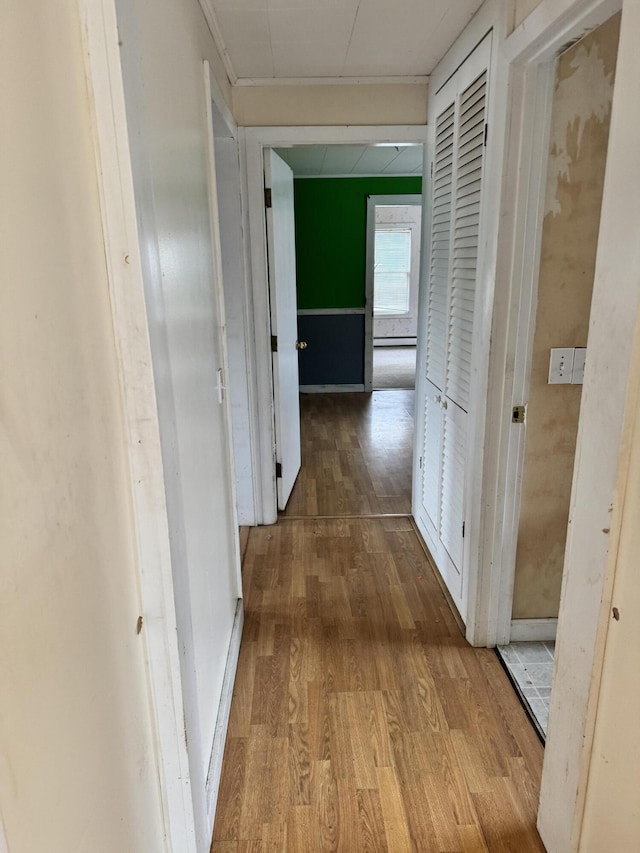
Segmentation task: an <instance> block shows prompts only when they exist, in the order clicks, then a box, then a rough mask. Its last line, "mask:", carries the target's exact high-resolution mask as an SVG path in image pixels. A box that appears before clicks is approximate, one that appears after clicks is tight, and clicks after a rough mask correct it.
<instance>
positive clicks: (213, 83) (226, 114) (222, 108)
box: [204, 59, 238, 140]
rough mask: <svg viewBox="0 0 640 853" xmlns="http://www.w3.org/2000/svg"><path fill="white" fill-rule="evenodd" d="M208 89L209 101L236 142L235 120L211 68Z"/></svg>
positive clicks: (236, 127)
mask: <svg viewBox="0 0 640 853" xmlns="http://www.w3.org/2000/svg"><path fill="white" fill-rule="evenodd" d="M204 61H205V62H206V63H207V66H209V62H208V61H207V60H206V59H205V60H204ZM209 88H210V91H211V100H212V101H213V103H214V104H215V105H216V108H217V110H218V112H219V113H220V115H221V116H222V118H223V119H224V122H225V124H226V126H227V129H228V131H229V133H230V134H231V136H233V138H234V139H236V140H237V139H238V125H237V124H236V120H235V119H234V117H233V113H232V112H231V107H230V106H229V104H228V103H227V101H226V98H225V96H224V94H223V92H222V89H221V88H220V85H219V83H218V81H217V80H216V78H215V74H214V73H213V71H212V69H211V67H209Z"/></svg>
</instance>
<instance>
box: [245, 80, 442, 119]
mask: <svg viewBox="0 0 640 853" xmlns="http://www.w3.org/2000/svg"><path fill="white" fill-rule="evenodd" d="M427 96H428V85H427V84H426V83H404V84H403V83H389V84H378V85H371V84H359V85H353V84H348V83H345V84H338V85H315V86H234V87H233V115H234V118H235V120H236V122H237V123H238V124H239V125H243V126H245V127H270V126H277V127H291V126H294V127H295V126H298V125H312V126H313V125H315V126H319V125H347V124H350V125H377V124H398V125H403V124H426V123H427Z"/></svg>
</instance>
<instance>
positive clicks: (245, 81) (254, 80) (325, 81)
mask: <svg viewBox="0 0 640 853" xmlns="http://www.w3.org/2000/svg"><path fill="white" fill-rule="evenodd" d="M201 2H203V3H206V2H207V0H201ZM216 44H217V42H216ZM428 82H429V77H428V76H427V75H424V76H418V77H240V78H238V77H236V80H235V82H234V83H233V85H234V86H238V87H240V86H390V85H396V86H398V85H400V86H407V85H412V86H415V85H423V86H424V85H426V84H427V83H428Z"/></svg>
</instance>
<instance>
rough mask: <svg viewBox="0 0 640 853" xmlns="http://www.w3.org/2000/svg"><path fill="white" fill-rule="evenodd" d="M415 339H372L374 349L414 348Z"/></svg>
mask: <svg viewBox="0 0 640 853" xmlns="http://www.w3.org/2000/svg"><path fill="white" fill-rule="evenodd" d="M417 340H418V339H417V338H374V339H373V345H374V347H414V346H416V343H417Z"/></svg>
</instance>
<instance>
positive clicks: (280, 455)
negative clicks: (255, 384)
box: [265, 149, 300, 510]
mask: <svg viewBox="0 0 640 853" xmlns="http://www.w3.org/2000/svg"><path fill="white" fill-rule="evenodd" d="M265 186H266V187H268V188H269V189H270V190H271V207H270V208H267V245H268V255H269V299H270V305H271V334H272V336H273V337H274V338H276V340H277V345H276V348H275V352H274V353H273V394H274V405H275V432H276V461H277V463H278V464H279V465H280V469H281V470H280V474H281V476H279V477H278V479H277V487H278V508H279V509H281V510H282V509H284V508H285V507H286V505H287V501H288V500H289V495H290V494H291V489H292V488H293V484H294V483H295V480H296V477H297V476H298V471H299V470H300V396H299V393H300V392H299V380H298V350H297V348H296V343H297V336H298V316H297V302H296V245H295V222H294V203H293V172H292V170H291V168H290V167H289V166H288V165H287V164H286V163H285V162H284V160H283V159H282V158H281V157H279V156H278V155H277V154H276V153H275V151H273V149H268V150H267V151H266V152H265Z"/></svg>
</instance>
